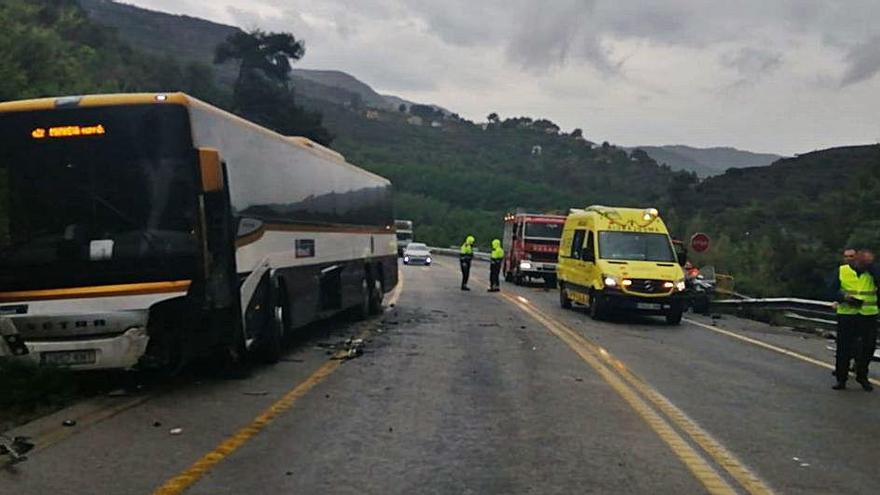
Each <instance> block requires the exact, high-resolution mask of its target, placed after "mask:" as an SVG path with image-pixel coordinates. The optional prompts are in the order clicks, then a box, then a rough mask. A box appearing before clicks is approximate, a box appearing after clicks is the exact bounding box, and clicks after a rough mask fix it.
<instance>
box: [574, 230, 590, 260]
mask: <svg viewBox="0 0 880 495" xmlns="http://www.w3.org/2000/svg"><path fill="white" fill-rule="evenodd" d="M586 233H587V231H586V230H575V231H574V236H573V237H572V240H571V257H572V258H575V259H581V251H582V250H583V247H584V237H585V236H586Z"/></svg>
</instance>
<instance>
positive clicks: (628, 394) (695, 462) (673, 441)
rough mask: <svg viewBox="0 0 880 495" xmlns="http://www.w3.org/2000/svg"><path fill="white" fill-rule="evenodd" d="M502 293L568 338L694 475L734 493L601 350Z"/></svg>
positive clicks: (722, 491)
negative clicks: (606, 360) (604, 361)
mask: <svg viewBox="0 0 880 495" xmlns="http://www.w3.org/2000/svg"><path fill="white" fill-rule="evenodd" d="M502 297H503V298H504V299H506V300H507V301H508V302H510V303H511V304H513V305H515V306H516V307H518V308H520V309H521V310H522V311H523V312H525V313H526V314H528V315H529V316H531V317H532V318H534V319H535V320H536V321H538V323H540V324H542V325H543V326H544V327H545V328H547V329H548V330H549V331H550V332H551V333H552V334H553V335H555V336H556V337H558V338H559V339H560V340H562V341H563V342H565V344H567V345H568V346H569V347H570V348H571V349H572V350H573V351H574V352H575V353H576V354H577V355H578V356H580V357H581V359H582V360H583V361H584V362H586V363H587V364H588V365H590V367H591V368H593V369H594V370H595V371H596V372H597V373H599V375H600V376H601V377H602V378H603V379H604V380H605V382H606V383H608V384H609V385H610V386H611V388H613V389H614V391H615V392H617V393H618V395H620V396H621V398H623V399H624V400H625V401H626V402H627V403H628V404H629V405H630V407H632V408H633V410H635V412H636V413H637V414H638V415H639V416H640V417H641V418H642V419H643V420H644V421H645V423H646V424H647V425H648V426H649V427H650V428H651V429H652V430H654V432H655V433H656V434H657V435H658V436H659V437H660V439H661V440H663V442H665V443H666V445H667V446H669V448H670V449H671V450H672V452H673V453H674V454H675V455H676V456H677V457H678V458H679V459H680V460H681V461H682V462H683V463H684V465H685V466H686V467H687V468H688V469H689V470H690V472H691V473H692V474H693V475H694V477H695V478H696V479H697V480H698V481H699V482H700V483H702V484H703V486H704V487H705V488H706V490H707V491H708V492H709V493H712V494H735V493H736V490H735V489H734V488H733V487H732V486H731V485H730V484H729V483H728V482H727V481H726V480H724V478H722V477H721V475H720V474H718V472H717V471H716V470H715V469H714V468H712V466H711V465H710V464H709V463H708V462H706V460H705V459H704V458H703V457H702V456H701V455H700V454H699V453H698V452H697V451H696V450H695V449H694V448H693V447H691V445H690V444H689V443H688V442H687V441H686V440H685V439H684V437H682V436H681V435H680V434H679V433H678V432H676V431H675V429H674V428H673V427H672V425H670V424H669V422H668V421H667V420H666V419H664V418H663V417H662V416H661V415H660V414H659V413H658V412H657V411H655V410H654V409H653V408H652V407H651V406H649V405H648V404H647V403H646V402H645V401H644V400H643V399H642V398H641V397H639V395H638V393H637V392H636V390H634V389H633V388H632V387H630V386H628V385H627V384H626V382H625V381H624V380H623V379H622V378H621V377H620V375H619V374H615V373H614V370H613V369H612V368H609V367H607V366H605V365H603V364H602V362H601V360H600V356H601V354H600V353H599V352H598V351H596V350H595V349H593V348H592V346H591V345H590V344H588V343H586V342H583V341H581V339H579V338H578V336H575V335H572V334H571V332H568V331H566V329H565V327H563V326H561V325H560V324H559V323H557V322H556V321H554V320H553V319H552V318H551V317H548V316H546V315H545V314H543V313H542V312H541V311H539V310H538V309H536V308H535V307H534V306H532V305H530V304H528V303H525V302H522V301H520V300H519V299H518V298H515V297H513V296H510V295H507V294H502Z"/></svg>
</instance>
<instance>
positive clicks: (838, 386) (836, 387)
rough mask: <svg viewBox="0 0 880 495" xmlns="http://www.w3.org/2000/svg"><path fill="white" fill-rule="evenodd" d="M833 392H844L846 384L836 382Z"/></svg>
mask: <svg viewBox="0 0 880 495" xmlns="http://www.w3.org/2000/svg"><path fill="white" fill-rule="evenodd" d="M831 388H833V389H834V390H846V382H837V383H836V384H835V385H834V386H833V387H831Z"/></svg>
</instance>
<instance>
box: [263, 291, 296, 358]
mask: <svg viewBox="0 0 880 495" xmlns="http://www.w3.org/2000/svg"><path fill="white" fill-rule="evenodd" d="M270 301H271V304H270V306H269V308H270V309H269V310H270V311H271V313H269V315H268V319H267V321H266V328H265V329H263V335H261V337H260V340H261V342H260V359H261V360H262V361H263V362H264V363H266V364H275V363H277V362H278V361H279V360H280V359H281V356H282V354H284V342H285V340H286V338H287V330H288V328H289V326H290V315H289V310H288V306H289V305H288V303H287V291H286V290H284V286H283V285H280V284H279V285H278V286H277V288H276V289H274V290H273V291H272V292H271V296H270Z"/></svg>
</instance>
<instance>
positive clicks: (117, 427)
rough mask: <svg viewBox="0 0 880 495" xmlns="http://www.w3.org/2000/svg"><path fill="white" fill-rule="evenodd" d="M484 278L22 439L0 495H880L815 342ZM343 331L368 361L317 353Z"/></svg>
mask: <svg viewBox="0 0 880 495" xmlns="http://www.w3.org/2000/svg"><path fill="white" fill-rule="evenodd" d="M483 271H486V272H487V271H488V269H487V266H486V265H485V264H481V263H476V264H475V265H474V276H475V277H474V280H473V282H472V283H471V287H472V288H473V289H474V290H473V291H471V292H462V291H460V290H459V289H458V274H457V267H456V264H455V261H454V260H452V259H441V260H440V261H439V264H437V265H435V266H433V267H430V268H427V267H411V266H407V267H402V274H403V281H404V282H403V287H402V291H401V292H400V294H399V299H397V300H396V301H394V302H395V303H396V304H395V305H394V307H389V308H387V309H386V313H385V315H384V316H383V317H382V318H379V319H375V320H372V321H368V322H361V323H347V322H344V321H342V320H334V321H331V322H326V323H323V324H321V325H317V326H316V327H315V328H313V329H311V331H310V332H309V333H307V334H305V335H304V336H302V337H301V338H300V339H299V340H298V341H297V342H296V343H295V345H294V346H292V348H291V350H290V352H289V353H288V355H287V357H286V358H285V359H284V360H283V361H282V362H281V363H279V364H278V365H275V366H272V367H255V368H254V369H253V370H252V371H251V372H250V373H249V374H248V376H246V377H239V378H238V379H229V378H221V377H216V376H212V375H210V374H204V373H192V374H190V375H188V376H187V377H185V378H184V379H182V380H179V381H178V382H175V383H172V384H167V385H165V386H163V387H160V388H159V389H157V390H153V391H151V392H149V393H147V394H143V395H135V396H132V397H118V398H102V399H101V400H100V401H91V402H90V403H88V404H82V405H80V406H77V407H74V408H72V409H68V410H65V411H62V412H60V413H58V414H56V415H53V416H50V417H47V418H44V419H43V420H42V421H40V422H37V423H35V424H32V425H28V426H26V427H24V428H23V429H22V430H21V431H25V432H28V433H30V434H34V435H36V437H37V438H38V440H40V441H39V442H38V443H40V445H39V447H40V448H41V450H39V451H37V452H35V453H34V454H33V455H32V456H31V458H30V459H29V460H28V461H26V462H24V463H21V464H18V465H16V466H15V467H14V468H6V469H3V470H0V494H3V495H5V494H7V493H8V494H17V495H25V494H43V493H59V494H62V493H65V494H66V493H74V494H79V493H83V494H91V493H113V494H115V493H120V494H128V493H132V494H150V493H158V494H176V493H193V494H220V493H230V494H243V493H536V494H545V493H677V494H684V493H688V494H689V493H704V492H710V493H773V492H777V493H822V494H826V493H877V491H878V486H877V484H878V482H880V469H878V468H880V461H878V459H880V456H878V455H877V451H878V440H880V390H878V391H877V392H874V393H870V394H869V393H864V392H862V391H861V390H860V389H858V387H857V386H855V387H853V386H851V387H850V389H849V390H847V391H844V392H835V391H832V390H831V388H830V386H831V385H832V383H833V379H832V377H831V375H830V371H829V370H828V369H827V368H825V367H823V364H827V363H829V362H830V361H831V358H832V356H831V354H830V352H829V351H828V350H827V349H826V348H825V346H826V342H825V341H824V340H822V339H818V338H814V337H807V336H803V335H800V334H796V333H794V332H787V331H784V330H781V329H775V328H771V327H767V326H765V325H761V324H757V323H753V322H745V321H741V320H738V319H735V318H731V317H725V318H724V319H721V320H717V321H715V320H710V319H703V318H697V317H691V318H689V320H690V321H686V322H685V323H683V324H682V325H681V326H679V327H670V326H666V325H664V324H662V321H661V320H660V319H656V320H655V319H651V318H641V319H623V320H615V321H610V322H595V321H593V320H591V319H590V318H589V317H588V316H587V315H586V313H585V312H584V311H583V310H578V309H575V310H563V309H561V308H559V305H558V302H557V294H556V293H555V292H554V291H546V290H544V289H542V288H539V287H514V286H511V285H509V284H505V285H504V286H503V292H502V293H500V294H492V293H487V292H485V288H484V286H485V285H486V280H487V278H488V273H482V272H483ZM351 337H355V338H357V337H364V338H365V339H366V346H365V353H364V355H362V356H360V357H358V358H355V359H351V360H347V361H341V360H334V359H331V358H332V357H334V353H336V352H337V351H338V350H339V349H340V348H344V347H345V345H344V344H343V341H345V340H347V339H348V338H351ZM873 376H874V378H875V379H877V378H878V375H877V374H876V373H875V374H874V375H873ZM69 418H72V419H77V420H78V422H77V425H76V426H74V427H63V426H61V425H60V423H61V421H63V420H64V419H69ZM175 428H180V429H181V430H182V431H181V432H180V433H179V434H176V435H174V434H171V430H172V429H175Z"/></svg>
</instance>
